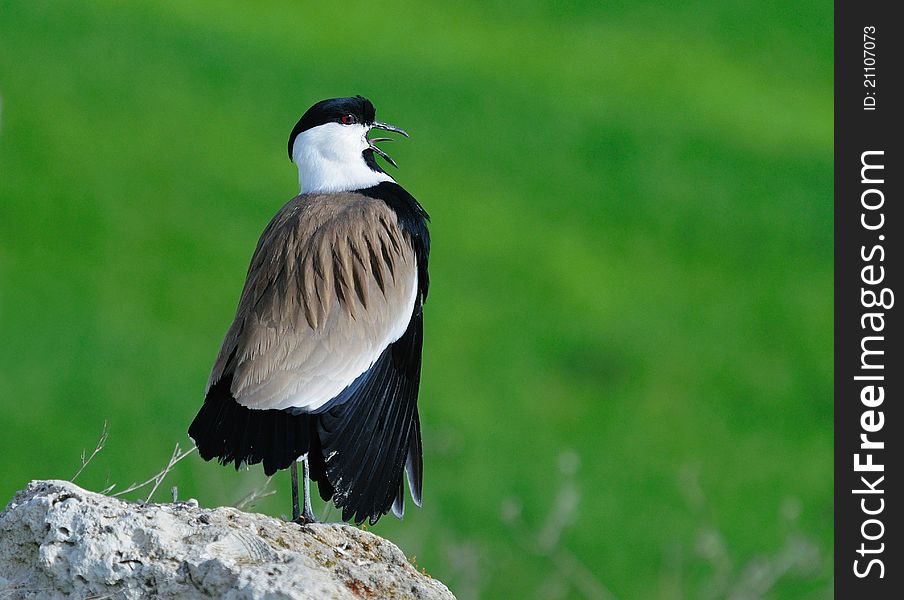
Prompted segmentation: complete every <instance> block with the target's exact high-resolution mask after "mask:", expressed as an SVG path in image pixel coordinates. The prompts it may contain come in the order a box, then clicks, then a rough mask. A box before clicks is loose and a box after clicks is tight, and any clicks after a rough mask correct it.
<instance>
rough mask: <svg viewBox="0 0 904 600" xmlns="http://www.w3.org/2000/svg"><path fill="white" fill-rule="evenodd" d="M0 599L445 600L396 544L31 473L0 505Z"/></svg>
mask: <svg viewBox="0 0 904 600" xmlns="http://www.w3.org/2000/svg"><path fill="white" fill-rule="evenodd" d="M0 597H2V598H23V599H24V598H41V599H45V598H47V599H52V598H117V599H121V598H148V597H154V598H180V599H181V598H185V599H191V598H227V599H244V598H248V599H252V598H253V599H263V598H268V599H269V598H305V599H307V598H311V599H315V598H316V599H318V600H319V599H322V598H336V599H346V598H348V599H360V598H411V599H430V600H433V599H453V600H454V597H453V596H452V594H451V593H450V592H449V590H448V589H447V588H446V586H444V585H443V584H442V583H440V582H438V581H436V580H435V579H431V578H430V577H428V576H427V575H424V574H422V573H420V572H418V570H417V569H416V568H415V567H413V566H412V565H411V564H410V563H409V562H408V560H407V559H406V558H405V555H404V554H403V553H402V551H401V550H399V549H398V547H396V546H395V545H394V544H392V543H391V542H388V541H386V540H384V539H383V538H380V537H378V536H376V535H374V534H372V533H368V532H366V531H361V530H360V529H357V528H355V527H351V526H349V525H345V524H315V525H307V526H300V525H296V524H293V523H286V522H284V521H281V520H279V519H274V518H272V517H268V516H265V515H259V514H251V513H245V512H242V511H240V510H237V509H234V508H215V509H207V508H201V507H199V506H198V503H197V502H195V501H193V500H189V501H187V502H176V503H173V504H147V505H143V504H134V503H129V502H123V501H121V500H118V499H116V498H111V497H109V496H105V495H103V494H96V493H93V492H89V491H86V490H84V489H82V488H80V487H78V486H77V485H75V484H72V483H69V482H65V481H33V482H31V483H30V484H29V485H28V487H26V488H25V489H24V490H22V491H20V492H18V493H17V494H16V495H15V497H14V498H13V499H12V501H11V502H10V503H9V504H8V505H7V506H6V508H5V509H4V511H3V512H2V513H0Z"/></svg>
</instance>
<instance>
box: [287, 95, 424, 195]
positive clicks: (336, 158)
mask: <svg viewBox="0 0 904 600" xmlns="http://www.w3.org/2000/svg"><path fill="white" fill-rule="evenodd" d="M375 116H376V110H375V109H374V105H373V104H372V103H371V101H370V100H368V99H367V98H364V97H362V96H354V97H351V98H331V99H329V100H321V101H320V102H318V103H317V104H315V105H314V106H312V107H311V108H309V109H308V110H307V112H305V113H304V115H302V117H301V119H299V120H298V123H296V124H295V128H294V129H292V133H291V134H290V135H289V158H290V159H292V162H294V163H295V165H296V166H297V167H298V183H299V185H301V191H302V193H310V192H346V191H352V190H359V189H364V188H368V187H371V186H374V185H377V184H378V183H380V182H381V181H393V179H392V177H390V176H389V174H387V173H386V171H384V170H383V169H382V168H380V165H379V164H377V161H376V158H375V156H374V155H375V154H378V155H380V156H382V157H383V158H384V159H385V160H386V161H387V162H388V163H389V164H391V165H392V166H394V167H395V166H397V165H396V163H395V161H394V160H392V159H391V158H390V157H389V155H387V154H386V153H385V152H383V150H381V149H380V148H377V146H376V144H377V143H378V142H385V141H390V138H368V137H367V133H368V132H369V131H370V130H371V129H383V130H385V131H394V132H396V133H401V134H402V135H404V136H405V137H408V134H407V133H405V132H404V131H403V130H401V129H399V128H398V127H395V126H393V125H389V124H387V123H381V122H379V121H376V120H374V117H375Z"/></svg>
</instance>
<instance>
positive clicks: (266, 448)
mask: <svg viewBox="0 0 904 600" xmlns="http://www.w3.org/2000/svg"><path fill="white" fill-rule="evenodd" d="M375 117H376V109H375V108H374V105H373V103H371V101H370V100H368V99H367V98H364V97H363V96H352V97H344V98H331V99H327V100H322V101H320V102H317V103H315V104H314V105H313V106H311V107H310V108H309V109H308V110H307V111H305V113H304V114H303V115H302V116H301V118H300V119H299V120H298V122H297V123H296V124H295V127H294V128H293V129H292V132H291V134H290V135H289V142H288V153H289V158H290V160H291V161H292V162H294V163H295V165H296V167H297V168H298V182H299V187H300V193H299V194H298V195H296V196H295V197H294V198H292V199H291V200H289V202H288V203H286V204H285V205H284V206H283V207H282V208H281V209H280V210H279V211H278V212H277V213H276V215H275V216H274V217H273V218H272V220H271V221H270V223H269V224H268V225H267V227H266V228H265V229H264V231H263V233H262V234H261V236H260V239H259V241H258V243H257V247H256V249H255V250H254V253H253V255H252V258H251V263H250V265H249V267H248V272H247V275H246V278H245V284H244V287H243V289H242V292H241V296H240V298H239V302H238V307H237V309H236V313H235V317H234V319H233V321H232V324H231V325H230V326H229V328H228V330H227V332H226V335H225V337H224V339H223V342H222V344H221V346H220V349H219V352H218V353H217V355H216V359H215V361H214V364H213V367H212V369H211V372H210V376H209V378H208V382H207V388H206V391H205V395H204V402H203V404H202V405H201V408H200V410H199V411H198V413H197V415H196V416H195V418H194V420H193V421H192V423H191V425H190V426H189V430H188V433H189V436H190V437H191V439H192V441H193V442H194V443H195V445H196V446H197V449H198V452H199V454H200V456H201V458H203V459H204V460H205V461H210V460H212V459H217V460H218V462H219V463H220V464H223V465H229V464H230V463H231V464H234V465H235V468H236V470H238V469H239V468H240V467H242V466H246V465H255V464H258V463H262V464H263V470H264V473H265V474H266V475H268V476H270V475H273V474H274V473H276V472H277V471H279V470H281V469H286V468H289V469H290V470H291V487H292V520H293V521H296V522H298V523H302V524H304V523H311V522H315V521H316V518H315V516H314V513H313V509H312V506H311V496H310V482H312V481H313V482H316V484H317V488H318V491H319V494H320V497H321V498H322V499H323V500H324V501H327V502H328V501H332V503H333V504H334V505H335V506H336V507H337V508H338V509H340V510H341V514H342V520H343V521H354V522H355V523H356V524H359V525H360V524H361V523H363V522H364V521H365V520H366V521H368V522H369V523H370V524H371V525H373V524H375V523H376V522H377V521H378V520H379V519H380V517H382V516H383V515H386V514H387V513H388V512H389V511H390V510H391V511H392V512H393V514H394V515H395V516H396V517H398V518H402V516H403V514H404V510H405V488H404V479H406V478H407V481H408V489H409V492H410V495H411V500H412V501H413V502H414V504H415V505H417V506H419V507H420V506H421V504H422V487H423V451H422V443H421V425H420V417H419V414H418V407H417V399H418V390H419V386H420V378H421V356H422V347H423V320H424V319H423V305H424V302H425V301H426V299H427V290H428V287H429V276H428V271H427V266H428V259H429V255H430V234H429V231H428V223H429V220H430V217H429V215H428V214H427V212H426V211H425V210H424V208H423V207H422V206H421V204H420V203H419V202H418V201H417V200H416V199H415V198H414V196H412V195H411V194H410V193H408V192H407V191H406V190H405V189H404V188H403V187H402V186H401V185H399V184H398V183H397V182H396V181H395V179H393V177H391V176H390V175H389V173H388V172H387V171H386V170H384V169H383V168H382V167H381V166H380V164H379V163H378V162H377V160H376V157H377V156H379V157H381V158H382V159H384V160H385V161H386V162H387V163H388V164H390V165H392V166H393V167H398V165H397V164H396V163H395V161H394V160H393V159H392V158H390V157H389V155H388V154H386V152H385V151H383V150H382V149H380V148H378V147H377V143H379V142H385V141H390V140H391V138H385V137H379V138H369V137H368V134H369V132H370V131H371V130H383V131H388V132H394V133H397V134H400V135H402V136H404V137H406V138H407V137H409V135H408V133H407V132H406V131H404V130H402V129H400V128H398V127H396V126H394V125H390V124H388V123H383V122H380V121H377V120H376V119H375ZM299 462H300V463H301V464H302V472H303V479H302V482H303V496H304V507H303V510H302V509H301V508H300V507H299V502H298V469H297V465H298V463H299Z"/></svg>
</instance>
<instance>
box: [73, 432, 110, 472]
mask: <svg viewBox="0 0 904 600" xmlns="http://www.w3.org/2000/svg"><path fill="white" fill-rule="evenodd" d="M106 443H107V422H106V421H104V428H103V430H101V432H100V439H99V440H97V445H96V446H95V447H94V450H93V451H92V452H91V454H89V455H87V456H86V455H85V451H84V450H82V464H81V466H80V467H79V468H78V471H76V472H75V475H73V476H72V479H70V480H69V481H71V482H75V478H76V477H78V476H79V475H81V474H82V471H84V470H85V467H87V466H88V463H89V462H91V459H93V458H94V457H95V456H97V453H98V452H100V451H101V450H103V449H104V444H106Z"/></svg>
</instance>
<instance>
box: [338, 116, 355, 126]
mask: <svg viewBox="0 0 904 600" xmlns="http://www.w3.org/2000/svg"><path fill="white" fill-rule="evenodd" d="M339 122H340V123H342V124H343V125H354V124H355V123H357V122H358V118H357V117H355V115H342V116H341V117H339Z"/></svg>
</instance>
